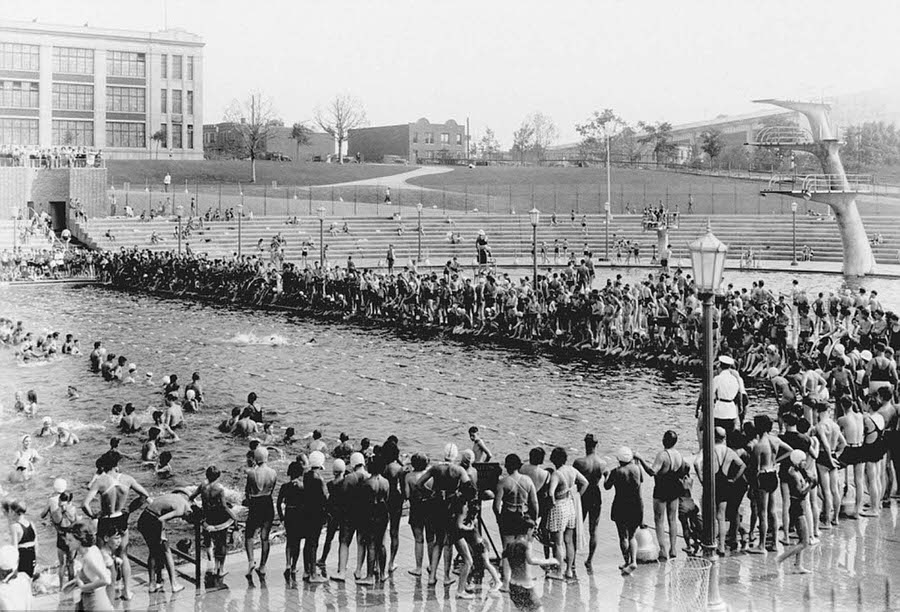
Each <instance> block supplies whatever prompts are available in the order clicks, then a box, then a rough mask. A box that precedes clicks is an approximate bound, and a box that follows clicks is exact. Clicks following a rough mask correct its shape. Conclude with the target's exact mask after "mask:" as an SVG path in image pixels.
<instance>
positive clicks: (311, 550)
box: [302, 451, 328, 583]
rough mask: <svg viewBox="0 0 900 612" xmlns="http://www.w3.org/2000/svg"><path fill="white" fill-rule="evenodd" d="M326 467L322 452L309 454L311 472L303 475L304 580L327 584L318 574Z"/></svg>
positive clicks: (323, 515) (323, 518)
mask: <svg viewBox="0 0 900 612" xmlns="http://www.w3.org/2000/svg"><path fill="white" fill-rule="evenodd" d="M324 467H325V455H324V454H323V453H322V452H321V451H313V452H311V453H310V454H309V471H307V472H306V473H305V474H304V475H303V497H304V499H303V511H302V516H303V523H304V526H303V534H302V535H303V537H304V538H305V539H306V543H305V544H304V546H303V579H304V580H305V581H307V582H311V583H316V582H325V581H326V580H327V579H326V578H325V577H323V576H320V575H318V574H317V573H316V551H317V549H318V547H319V536H320V535H321V534H322V527H323V525H324V524H325V520H326V514H325V506H326V501H327V498H328V488H327V487H326V486H325V481H324V480H323V479H322V469H323V468H324Z"/></svg>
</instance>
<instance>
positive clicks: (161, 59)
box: [159, 53, 169, 79]
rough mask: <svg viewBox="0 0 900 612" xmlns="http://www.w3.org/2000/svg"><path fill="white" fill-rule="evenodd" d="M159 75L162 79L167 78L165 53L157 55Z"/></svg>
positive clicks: (167, 63)
mask: <svg viewBox="0 0 900 612" xmlns="http://www.w3.org/2000/svg"><path fill="white" fill-rule="evenodd" d="M159 76H160V78H162V79H168V78H169V56H168V55H166V54H165V53H163V54H162V55H160V56H159Z"/></svg>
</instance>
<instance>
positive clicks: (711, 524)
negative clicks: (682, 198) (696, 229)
mask: <svg viewBox="0 0 900 612" xmlns="http://www.w3.org/2000/svg"><path fill="white" fill-rule="evenodd" d="M688 251H689V252H690V254H691V268H692V270H693V273H694V281H695V282H696V284H697V291H698V293H699V294H700V299H701V300H702V301H703V391H702V396H701V397H702V405H703V413H702V415H701V419H702V421H701V430H702V433H703V445H702V453H703V550H704V556H705V557H706V558H707V559H708V560H709V561H710V563H711V564H712V565H711V567H710V574H709V598H708V603H707V605H708V609H710V610H724V609H725V604H724V602H723V601H722V598H721V597H720V596H719V568H718V563H717V559H716V527H717V522H716V491H715V486H716V482H715V469H714V468H713V457H715V448H714V444H715V420H714V419H713V351H714V347H713V320H712V307H713V301H714V300H715V294H716V292H717V291H718V290H719V287H720V286H721V284H722V273H723V272H724V271H725V255H726V253H727V252H728V246H726V245H725V244H724V243H723V242H722V241H720V240H719V239H718V238H716V237H715V236H714V235H713V233H712V228H711V227H710V223H709V221H707V223H706V234H705V235H703V236H701V237H700V238H698V239H697V240H695V241H694V242H692V243H690V244H689V245H688Z"/></svg>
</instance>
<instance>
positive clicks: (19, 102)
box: [0, 81, 40, 108]
mask: <svg viewBox="0 0 900 612" xmlns="http://www.w3.org/2000/svg"><path fill="white" fill-rule="evenodd" d="M39 106H40V96H39V95H38V84H37V83H32V82H29V81H0V108H38V107H39Z"/></svg>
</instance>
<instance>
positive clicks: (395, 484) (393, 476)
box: [381, 442, 403, 573]
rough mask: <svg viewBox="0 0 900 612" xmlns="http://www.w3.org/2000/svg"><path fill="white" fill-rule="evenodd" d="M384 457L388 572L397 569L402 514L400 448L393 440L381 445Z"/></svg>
mask: <svg viewBox="0 0 900 612" xmlns="http://www.w3.org/2000/svg"><path fill="white" fill-rule="evenodd" d="M381 454H382V456H383V457H384V461H385V466H384V477H385V478H387V481H388V500H387V503H388V514H389V522H388V530H389V533H390V536H391V554H390V558H389V559H388V566H387V567H388V572H390V573H393V572H394V570H396V569H397V562H396V559H397V551H398V550H399V549H400V518H401V517H402V516H403V465H401V463H400V449H399V448H398V447H397V445H396V444H394V443H393V442H387V443H385V444H384V446H382V447H381Z"/></svg>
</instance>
